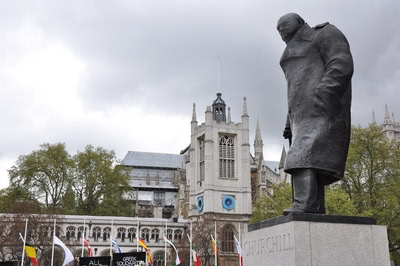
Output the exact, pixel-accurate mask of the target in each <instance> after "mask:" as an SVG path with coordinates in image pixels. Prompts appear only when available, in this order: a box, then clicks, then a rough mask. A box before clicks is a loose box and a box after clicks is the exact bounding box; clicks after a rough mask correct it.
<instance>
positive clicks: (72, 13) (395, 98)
mask: <svg viewBox="0 0 400 266" xmlns="http://www.w3.org/2000/svg"><path fill="white" fill-rule="evenodd" d="M289 12H296V13H298V14H300V15H301V16H302V17H303V18H304V19H305V20H306V22H308V23H309V24H310V26H315V25H316V24H319V23H323V22H326V21H329V22H330V23H332V24H334V25H336V26H337V27H338V28H339V29H340V30H341V31H342V32H343V33H344V34H345V35H346V37H347V39H348V40H349V43H350V46H351V50H352V53H353V57H354V62H355V73H354V77H353V105H352V122H353V124H356V125H357V124H360V125H361V126H367V125H368V123H369V122H370V121H371V117H372V111H373V110H375V114H376V118H377V120H378V123H381V122H382V121H383V117H384V110H385V109H384V108H385V104H387V105H388V108H389V112H390V113H392V112H393V113H394V115H395V117H396V116H397V119H398V120H399V121H400V104H399V100H400V92H399V89H400V51H399V50H400V30H399V26H400V1H398V0H366V1H350V0H335V1H321V0H309V1H293V0H279V1H267V0H242V1H236V0H229V1H220V0H196V1H195V0H181V1H178V0H168V1H162V0H158V1H152V0H126V1H116V0H113V1H101V0H93V1H90V0H85V1H82V0H78V1H71V0H68V1H67V0H65V1H53V0H52V1H50V0H49V1H32V0H28V1H18V0H15V1H6V0H4V1H3V0H0V124H1V138H0V188H4V187H6V186H7V185H8V173H7V169H8V168H10V167H11V166H12V165H13V164H14V163H15V161H16V160H17V158H18V156H19V155H22V154H29V153H30V152H32V151H33V150H37V149H39V145H40V144H42V143H56V142H64V143H65V144H66V145H67V148H68V150H69V151H70V153H71V154H74V153H75V152H76V151H77V150H83V149H84V147H85V146H86V145H87V144H92V145H94V146H102V147H104V148H106V149H109V150H114V151H115V152H116V154H117V157H118V158H120V159H123V157H124V156H125V154H126V153H127V152H128V151H130V150H131V151H147V152H164V153H179V152H180V150H182V149H184V148H185V147H186V146H187V145H188V144H189V142H190V120H191V112H192V104H193V103H196V106H197V118H198V121H199V123H202V122H203V121H204V111H205V110H206V106H207V105H211V104H212V102H213V100H214V99H215V98H216V93H217V92H218V56H220V58H221V89H220V91H221V93H222V98H223V99H224V100H225V102H226V103H227V105H228V106H230V107H231V109H232V120H233V121H234V122H240V116H241V112H242V104H243V97H244V96H245V97H247V102H248V112H249V115H250V125H251V130H250V134H251V139H250V141H251V143H252V142H253V139H254V134H255V125H256V120H257V117H258V118H259V121H260V126H261V132H262V137H263V140H264V154H265V157H266V159H267V160H279V158H280V153H281V149H282V146H283V145H284V144H285V145H287V144H286V142H285V140H284V139H283V138H282V137H281V136H282V130H283V126H284V122H285V117H286V110H287V101H286V82H285V79H284V75H283V74H282V71H281V69H280V66H279V58H280V55H281V54H282V51H283V50H284V48H285V43H284V42H283V41H282V40H281V39H280V36H279V34H278V32H277V31H276V22H277V20H278V19H279V17H280V16H282V15H283V14H286V13H289Z"/></svg>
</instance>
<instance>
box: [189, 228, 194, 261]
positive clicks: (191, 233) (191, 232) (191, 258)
mask: <svg viewBox="0 0 400 266" xmlns="http://www.w3.org/2000/svg"><path fill="white" fill-rule="evenodd" d="M192 229H193V228H192V221H190V252H189V254H190V266H192V265H193V256H192V248H193V244H192V241H193V230H192Z"/></svg>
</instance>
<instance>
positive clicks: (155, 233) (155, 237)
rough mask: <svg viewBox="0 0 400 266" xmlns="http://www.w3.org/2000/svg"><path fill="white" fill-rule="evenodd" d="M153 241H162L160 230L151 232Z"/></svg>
mask: <svg viewBox="0 0 400 266" xmlns="http://www.w3.org/2000/svg"><path fill="white" fill-rule="evenodd" d="M151 239H152V240H154V241H155V242H158V241H159V240H160V230H158V229H153V230H151Z"/></svg>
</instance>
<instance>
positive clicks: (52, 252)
mask: <svg viewBox="0 0 400 266" xmlns="http://www.w3.org/2000/svg"><path fill="white" fill-rule="evenodd" d="M56 220H57V219H54V227H53V246H52V248H51V264H50V265H51V266H53V262H54V237H55V235H56Z"/></svg>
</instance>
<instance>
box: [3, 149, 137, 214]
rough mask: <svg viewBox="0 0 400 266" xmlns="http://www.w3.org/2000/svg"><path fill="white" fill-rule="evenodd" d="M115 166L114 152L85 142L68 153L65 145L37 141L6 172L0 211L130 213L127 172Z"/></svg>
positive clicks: (130, 204)
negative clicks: (80, 149)
mask: <svg viewBox="0 0 400 266" xmlns="http://www.w3.org/2000/svg"><path fill="white" fill-rule="evenodd" d="M116 164H117V159H116V156H115V153H114V152H113V151H108V150H105V149H103V148H101V147H96V148H95V147H93V146H91V145H88V146H86V148H85V150H84V151H83V152H78V153H77V154H76V155H75V156H71V155H70V154H69V153H68V152H67V151H66V147H65V144H62V143H56V144H43V145H41V146H40V149H39V150H37V151H33V152H32V153H30V154H28V155H21V156H20V157H19V158H18V161H17V162H16V164H15V165H14V166H13V167H12V168H11V169H10V170H9V176H10V187H9V188H7V189H6V190H3V191H0V199H2V200H1V201H0V211H3V212H18V209H21V211H22V212H25V210H29V211H30V212H31V213H34V212H35V213H41V212H43V213H54V214H55V213H58V214H86V215H90V214H92V215H123V216H130V215H131V214H132V203H131V202H130V201H129V200H127V199H125V197H124V196H125V195H126V193H127V192H128V191H129V190H130V187H129V174H128V173H127V171H126V170H124V169H122V168H121V167H117V166H116ZM28 205H29V206H33V205H35V208H27V206H28ZM19 206H20V207H19Z"/></svg>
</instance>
